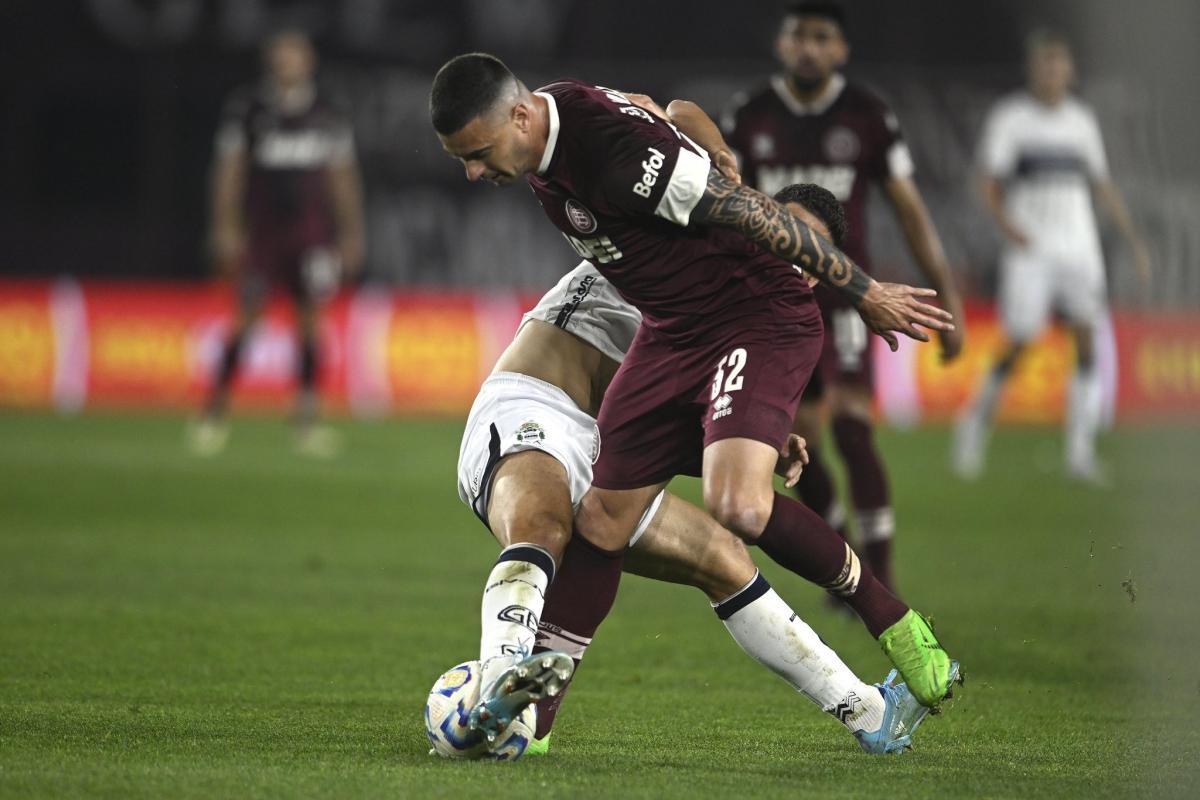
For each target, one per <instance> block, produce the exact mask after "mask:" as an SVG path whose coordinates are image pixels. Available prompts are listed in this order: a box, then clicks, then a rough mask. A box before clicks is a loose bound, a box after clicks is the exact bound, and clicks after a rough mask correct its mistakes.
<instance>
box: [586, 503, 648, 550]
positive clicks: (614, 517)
mask: <svg viewBox="0 0 1200 800" xmlns="http://www.w3.org/2000/svg"><path fill="white" fill-rule="evenodd" d="M620 511H621V509H619V508H618V507H617V506H615V505H613V504H612V503H607V502H605V499H604V497H603V495H602V493H601V492H599V491H597V490H595V489H593V490H592V491H590V492H588V493H587V494H585V495H584V496H583V500H582V502H580V504H579V508H578V510H576V512H575V527H576V528H577V529H578V530H579V532H580V533H581V534H582V535H583V536H584V538H586V539H587V540H588V541H589V542H591V543H592V544H594V545H595V546H596V547H600V548H603V549H605V550H618V549H620V548H622V547H624V546H625V545H626V543H628V541H629V535H630V531H632V527H630V523H628V522H625V521H623V520H622V518H621V514H620ZM633 524H634V525H636V520H635V521H634V523H633ZM627 529H628V530H627Z"/></svg>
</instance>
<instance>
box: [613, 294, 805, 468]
mask: <svg viewBox="0 0 1200 800" xmlns="http://www.w3.org/2000/svg"><path fill="white" fill-rule="evenodd" d="M814 317H815V315H814ZM731 327H734V326H731ZM820 352H821V327H820V325H818V324H816V320H815V319H814V320H813V321H812V322H811V323H808V324H806V325H802V324H798V323H793V324H791V325H787V324H783V323H781V322H780V321H779V320H776V319H770V320H765V321H764V322H762V323H761V324H756V323H755V322H754V321H751V322H750V323H749V324H747V323H746V322H745V321H742V322H739V323H738V324H737V325H736V330H730V331H729V332H728V334H727V335H726V334H724V333H723V332H721V333H718V334H717V335H714V336H710V337H706V339H705V341H703V342H701V343H699V344H694V345H690V346H687V347H681V346H679V345H677V344H673V343H672V342H670V341H668V340H666V339H665V338H663V337H662V336H661V335H658V334H655V333H654V332H653V331H651V330H650V329H649V328H647V327H645V326H644V325H643V326H642V327H641V328H639V329H638V333H637V336H636V337H634V340H633V346H632V347H631V348H630V350H629V353H628V354H627V355H626V356H625V361H624V362H623V363H622V364H621V368H620V369H619V370H618V371H617V374H616V377H614V378H613V382H612V385H610V386H609V387H608V391H607V392H605V395H604V404H603V406H601V408H600V418H599V420H598V423H599V427H600V458H599V460H598V461H597V462H596V465H595V467H594V470H593V475H592V483H593V485H595V486H599V487H600V488H602V489H636V488H640V487H643V486H651V485H653V484H656V483H661V482H662V481H666V480H670V479H671V478H673V477H675V476H676V475H699V474H700V466H701V463H702V460H703V454H704V448H705V447H706V446H707V445H709V444H711V443H712V442H717V441H720V440H722V439H732V438H735V437H739V438H746V439H754V440H756V441H760V442H765V443H766V444H769V445H771V446H772V447H775V448H779V447H782V446H783V444H784V442H785V441H786V440H787V435H788V433H789V432H790V431H791V429H792V419H793V418H794V417H795V415H796V408H797V406H799V404H800V395H801V394H802V393H803V391H804V387H805V385H806V384H807V383H808V379H809V376H810V375H811V374H812V371H813V368H814V367H815V366H816V363H817V358H818V356H819V355H820Z"/></svg>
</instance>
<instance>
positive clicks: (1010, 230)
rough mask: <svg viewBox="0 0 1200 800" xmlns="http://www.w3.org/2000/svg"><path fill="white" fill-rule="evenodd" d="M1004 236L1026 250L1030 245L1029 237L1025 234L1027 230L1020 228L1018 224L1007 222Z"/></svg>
mask: <svg viewBox="0 0 1200 800" xmlns="http://www.w3.org/2000/svg"><path fill="white" fill-rule="evenodd" d="M1004 236H1005V237H1006V238H1007V239H1008V241H1009V242H1011V243H1012V244H1014V245H1016V246H1017V247H1018V248H1020V249H1022V250H1024V249H1025V248H1027V247H1029V237H1028V236H1026V235H1025V231H1023V230H1021V229H1020V228H1018V227H1017V226H1016V225H1013V224H1011V223H1010V224H1007V225H1005V226H1004Z"/></svg>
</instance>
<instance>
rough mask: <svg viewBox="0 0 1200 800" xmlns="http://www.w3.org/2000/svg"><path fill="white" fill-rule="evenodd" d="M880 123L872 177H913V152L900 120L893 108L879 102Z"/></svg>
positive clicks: (882, 178)
mask: <svg viewBox="0 0 1200 800" xmlns="http://www.w3.org/2000/svg"><path fill="white" fill-rule="evenodd" d="M878 124H879V126H880V129H881V133H880V147H879V151H878V155H877V156H876V157H875V158H874V159H872V163H871V177H873V178H874V179H875V180H877V181H886V180H890V179H892V178H911V177H912V176H913V173H914V172H915V171H916V169H915V167H914V165H913V158H912V152H911V151H909V149H908V143H907V142H905V141H904V134H903V133H902V132H901V131H900V120H898V119H897V118H896V115H895V114H894V113H892V110H891V109H890V108H888V107H887V106H886V105H884V104H883V103H882V102H881V103H880V104H879V120H878Z"/></svg>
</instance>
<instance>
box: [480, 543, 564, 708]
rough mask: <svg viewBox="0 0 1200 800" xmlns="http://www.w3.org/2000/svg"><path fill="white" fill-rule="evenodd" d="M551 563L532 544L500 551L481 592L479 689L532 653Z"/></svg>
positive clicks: (551, 573) (548, 556)
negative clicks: (480, 668)
mask: <svg viewBox="0 0 1200 800" xmlns="http://www.w3.org/2000/svg"><path fill="white" fill-rule="evenodd" d="M553 579H554V559H553V558H552V557H551V556H550V553H549V552H547V551H546V550H545V549H543V548H541V547H538V546H537V545H532V544H514V545H511V546H509V547H506V548H504V551H503V552H501V553H500V558H499V559H498V560H497V561H496V566H494V567H492V572H491V574H490V575H488V579H487V584H485V586H484V589H483V607H482V611H481V613H480V618H481V627H482V632H481V635H480V639H479V661H480V663H481V664H482V665H483V667H482V670H481V673H482V674H481V681H482V682H481V684H480V685H481V686H482V687H483V688H484V689H486V688H487V687H488V686H489V685H490V684H491V683H492V681H493V680H495V679H496V677H497V676H498V675H499V674H500V673H501V672H502V671H504V670H505V669H507V668H508V667H509V666H511V665H512V664H514V663H515V662H516V661H517V660H519V659H521V658H524V657H525V656H527V655H529V653H530V652H532V651H533V644H534V640H535V638H536V637H537V630H538V619H539V618H540V617H541V616H542V607H543V606H544V605H545V603H546V590H547V589H548V588H549V586H550V582H551V581H552V580H553Z"/></svg>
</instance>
